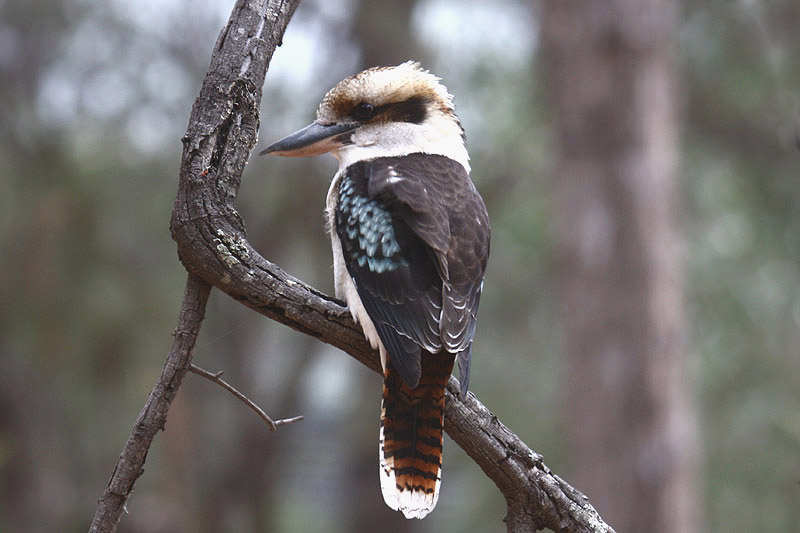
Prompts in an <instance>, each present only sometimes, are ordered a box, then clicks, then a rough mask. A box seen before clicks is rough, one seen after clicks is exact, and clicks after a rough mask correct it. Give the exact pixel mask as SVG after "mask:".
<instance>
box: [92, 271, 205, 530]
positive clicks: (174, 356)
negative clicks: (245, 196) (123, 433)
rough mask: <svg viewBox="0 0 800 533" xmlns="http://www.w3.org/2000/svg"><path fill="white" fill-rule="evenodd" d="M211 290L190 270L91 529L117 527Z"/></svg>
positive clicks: (183, 366)
mask: <svg viewBox="0 0 800 533" xmlns="http://www.w3.org/2000/svg"><path fill="white" fill-rule="evenodd" d="M210 293H211V285H209V284H208V283H206V282H205V281H203V280H202V279H200V278H198V277H197V276H195V275H194V274H191V273H190V274H189V277H188V279H187V280H186V289H185V291H184V294H183V304H182V305H181V311H180V314H179V315H178V325H177V326H176V327H175V339H174V340H173V342H172V348H170V350H169V354H168V355H167V360H166V362H165V363H164V369H163V370H162V371H161V376H159V378H158V381H157V382H156V384H155V386H154V387H153V390H151V391H150V395H149V396H148V397H147V401H146V402H145V404H144V407H143V408H142V410H141V412H139V416H138V418H137V419H136V423H135V424H134V425H133V429H132V430H131V434H130V436H129V437H128V441H127V442H126V443H125V447H124V448H123V449H122V453H121V454H120V456H119V461H117V466H116V467H115V468H114V473H113V474H111V479H110V480H109V481H108V486H107V487H106V490H105V492H104V493H103V496H102V497H101V498H100V499H99V500H98V501H97V511H96V512H95V515H94V520H92V525H91V527H90V528H89V531H90V532H91V533H101V532H103V533H105V532H108V531H114V530H115V529H116V528H117V524H118V523H119V519H120V516H121V515H122V511H123V510H124V509H125V502H127V501H128V496H130V494H131V492H133V484H134V483H135V482H136V480H137V479H139V476H141V475H142V474H143V473H144V469H143V468H142V467H143V466H144V460H145V458H146V457H147V450H149V449H150V444H151V443H152V442H153V437H155V435H156V433H157V432H158V430H160V429H163V428H164V424H166V422H167V411H168V410H169V406H170V404H171V403H172V400H173V399H174V398H175V394H176V393H177V392H178V387H179V386H180V384H181V380H182V379H183V375H184V374H185V373H186V367H187V365H188V364H189V362H190V361H191V360H192V352H193V350H194V343H195V341H196V340H197V334H198V333H199V332H200V323H201V322H202V321H203V316H204V315H205V311H206V302H208V296H209V294H210Z"/></svg>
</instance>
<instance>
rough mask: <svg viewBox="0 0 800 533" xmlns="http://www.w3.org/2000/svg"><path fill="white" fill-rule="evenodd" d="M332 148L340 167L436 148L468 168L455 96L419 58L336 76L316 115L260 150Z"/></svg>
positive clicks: (289, 152)
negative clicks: (303, 124) (341, 76)
mask: <svg viewBox="0 0 800 533" xmlns="http://www.w3.org/2000/svg"><path fill="white" fill-rule="evenodd" d="M327 152H330V153H331V154H333V155H334V156H335V157H336V158H337V159H338V160H339V166H340V168H344V167H347V166H349V165H350V164H352V163H354V162H356V161H360V160H364V159H371V158H375V157H383V156H400V155H406V154H410V153H415V152H424V153H431V154H440V155H444V156H447V157H450V158H451V159H454V160H456V161H458V162H460V163H461V164H462V165H464V167H465V168H466V169H467V170H469V163H468V161H469V156H468V155H467V151H466V148H465V146H464V133H463V129H462V127H461V123H460V122H459V120H458V117H456V115H455V111H454V109H453V97H452V96H451V95H450V93H448V92H447V88H446V87H445V86H444V85H442V84H441V83H440V81H439V78H437V77H436V76H434V75H433V74H431V73H430V72H428V71H427V70H424V69H422V68H421V67H420V65H419V64H418V63H414V62H411V61H408V62H406V63H402V64H400V65H397V66H395V67H375V68H371V69H367V70H365V71H363V72H360V73H358V74H356V75H355V76H351V77H349V78H346V79H344V80H342V81H341V82H339V83H338V84H337V85H336V86H335V87H334V88H333V89H331V90H330V91H329V92H328V94H326V95H325V97H324V98H323V99H322V103H320V105H319V109H318V110H317V119H316V120H315V121H314V122H312V123H311V124H309V125H308V126H306V127H305V128H303V129H301V130H299V131H297V132H295V133H293V134H291V135H289V136H287V137H284V138H283V139H281V140H280V141H278V142H276V143H274V144H272V145H271V146H269V147H267V148H266V149H265V150H263V151H262V152H261V154H267V153H269V154H276V155H283V156H311V155H319V154H324V153H327Z"/></svg>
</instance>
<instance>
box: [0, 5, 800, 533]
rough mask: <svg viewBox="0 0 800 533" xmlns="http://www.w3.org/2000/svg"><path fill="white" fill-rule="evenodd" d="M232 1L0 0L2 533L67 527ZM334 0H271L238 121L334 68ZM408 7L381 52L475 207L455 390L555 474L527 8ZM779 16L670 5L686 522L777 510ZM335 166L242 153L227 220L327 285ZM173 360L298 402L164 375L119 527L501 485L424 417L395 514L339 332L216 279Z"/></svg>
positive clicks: (165, 328) (740, 519) (488, 490)
mask: <svg viewBox="0 0 800 533" xmlns="http://www.w3.org/2000/svg"><path fill="white" fill-rule="evenodd" d="M229 4H230V2H217V1H213V0H205V1H204V2H189V1H188V0H173V1H171V2H155V1H147V2H140V3H137V4H136V5H135V6H134V5H133V4H129V3H124V2H121V1H113V2H108V3H99V2H89V1H86V0H64V1H62V2H58V3H55V4H53V3H51V2H43V1H33V2H31V1H26V0H6V1H5V2H0V97H2V102H3V105H2V106H0V117H1V118H2V122H1V123H0V126H1V127H2V129H0V161H2V162H3V165H2V166H1V167H0V243H2V250H3V252H4V253H3V255H2V258H0V269H2V270H0V271H1V272H2V274H3V282H2V284H0V301H2V305H1V306H0V324H1V326H0V328H1V329H0V376H2V386H0V532H3V533H5V532H15V531H31V532H36V531H79V530H85V529H86V527H87V526H88V524H89V522H90V520H91V516H92V514H93V512H94V506H95V501H96V498H97V497H99V496H100V494H101V493H102V490H103V489H104V487H105V483H106V481H107V479H108V477H109V475H110V474H111V469H112V468H113V465H114V463H115V461H116V459H117V456H118V453H119V450H120V449H121V447H122V444H123V443H124V441H125V439H126V437H127V434H128V432H129V430H130V426H131V424H132V422H133V420H134V419H135V417H136V414H137V412H138V410H139V409H140V407H141V405H142V403H143V401H144V398H145V397H146V394H147V393H148V391H149V389H150V387H151V386H152V383H153V382H154V380H155V378H156V376H157V374H158V372H159V371H160V366H161V364H162V361H163V357H164V355H165V354H166V351H167V349H168V347H169V344H170V341H171V332H172V328H173V327H174V323H175V318H176V315H177V311H178V307H179V303H180V299H181V295H182V289H183V282H184V280H185V273H184V271H183V268H182V266H181V265H180V264H179V262H178V260H177V256H176V253H175V249H174V245H173V243H172V241H171V240H170V237H169V231H168V223H169V216H170V210H171V206H172V199H173V195H174V192H175V187H176V184H177V171H178V162H179V156H180V150H181V144H180V137H181V135H182V133H183V131H184V129H185V126H186V121H187V118H188V112H189V109H190V106H191V104H192V100H193V98H194V96H195V95H196V94H197V91H198V90H199V86H200V81H201V79H202V76H203V74H204V71H205V67H206V65H207V63H208V59H209V57H210V51H211V48H212V46H213V43H214V41H215V39H216V36H217V33H218V31H219V29H220V28H221V27H222V25H223V24H224V20H225V16H226V11H227V10H228V9H229V7H230V6H229ZM360 5H361V4H360V3H359V2H358V1H356V0H339V1H336V2H324V1H322V0H317V1H314V0H309V1H307V2H305V3H304V4H303V5H302V6H301V8H300V9H299V10H298V12H297V15H296V17H295V20H294V21H293V22H292V24H290V30H289V33H288V34H287V36H286V39H285V43H284V45H283V47H282V48H280V49H279V50H278V52H277V54H276V56H275V60H274V65H273V68H272V70H271V71H270V74H269V75H268V78H267V86H266V87H265V96H264V103H263V118H262V121H263V122H262V132H261V137H262V139H263V140H264V142H268V141H270V140H271V139H275V138H278V137H280V136H282V135H283V134H285V133H287V132H289V131H293V130H294V129H296V128H297V127H299V126H301V125H304V124H305V123H307V122H308V121H309V120H310V119H311V118H312V116H313V110H314V109H315V106H316V104H317V102H318V100H319V98H320V97H321V96H322V94H323V93H324V92H325V91H326V90H327V89H328V88H329V87H330V86H331V85H332V84H333V83H334V82H335V81H337V80H338V79H341V78H342V77H344V76H345V75H348V74H351V73H353V72H354V71H356V70H358V69H359V68H360V67H361V65H360V62H359V57H360V55H359V50H360V49H361V47H362V45H363V44H364V43H362V42H359V39H360V38H361V37H360V34H359V32H358V31H356V28H352V27H351V25H350V23H351V21H352V20H354V13H355V12H356V11H357V10H358V9H359V7H360ZM409 5H410V7H409V9H408V13H409V20H408V21H407V23H408V26H409V30H408V34H409V35H410V36H411V37H412V38H413V39H414V42H413V43H409V44H408V50H414V53H415V54H419V57H418V58H419V59H421V60H423V61H424V63H425V65H426V66H427V67H428V68H430V69H431V70H432V71H433V72H435V73H437V74H438V75H440V76H442V77H443V79H444V81H445V83H446V84H447V85H448V87H449V88H450V90H451V91H452V92H453V93H454V94H455V95H456V103H457V106H458V111H459V114H460V116H461V118H462V121H463V123H464V125H465V128H466V131H467V136H468V141H469V148H470V153H471V155H472V159H473V176H474V179H475V181H476V183H477V184H478V187H479V188H480V189H481V191H482V192H483V194H484V197H485V198H486V201H487V205H488V207H489V211H490V215H491V218H492V226H493V241H492V257H491V261H490V266H489V272H488V275H487V280H486V286H485V291H484V296H483V299H482V306H481V316H480V321H479V326H478V332H477V338H476V344H475V361H474V366H473V378H472V390H474V391H475V392H476V394H478V396H479V397H480V398H481V400H482V401H484V402H485V403H486V404H487V405H488V406H489V407H490V408H492V409H493V410H494V412H495V413H496V414H497V415H498V416H499V417H500V418H501V419H502V420H503V421H504V422H505V423H506V424H507V425H508V426H509V427H511V428H512V429H513V430H514V431H516V432H517V433H518V434H519V435H520V436H521V437H522V438H523V439H524V440H525V441H526V442H527V443H528V444H529V445H531V446H532V447H533V448H534V449H536V450H537V451H539V452H542V453H544V454H545V458H546V460H547V462H548V464H549V465H550V466H551V467H553V468H554V469H555V470H556V471H558V472H560V473H561V472H563V474H564V476H565V477H566V478H567V479H569V457H567V456H566V455H565V451H564V446H563V435H562V428H561V426H560V425H561V420H562V418H563V417H562V413H563V411H562V406H561V399H562V398H563V395H564V391H563V390H561V386H560V383H561V377H562V372H563V369H562V368H561V365H560V363H559V350H560V345H561V339H560V337H559V323H558V315H557V312H556V310H557V308H558V300H557V294H556V290H555V287H554V286H553V283H552V280H553V277H554V276H553V269H554V268H555V265H554V263H553V258H552V254H551V250H552V248H553V243H552V237H553V232H552V228H551V225H550V221H551V218H552V213H551V209H552V207H551V206H552V201H551V198H550V189H551V184H550V183H549V176H550V168H551V164H552V161H551V156H550V152H551V143H550V129H549V126H548V123H547V110H546V109H544V107H543V97H542V94H541V93H542V90H541V84H542V80H541V79H540V70H539V68H538V64H537V62H538V57H537V51H538V50H537V36H538V18H537V12H536V9H535V5H534V6H533V7H531V6H530V5H528V3H526V2H523V1H522V0H518V1H515V0H504V1H502V2H497V3H495V4H492V6H491V7H487V6H486V5H484V4H483V3H480V2H475V1H470V2H466V3H464V2H460V3H459V2H454V1H452V0H450V1H446V0H418V1H416V2H411V3H410V4H409ZM797 20H800V4H798V3H797V2H795V1H794V0H774V1H771V2H744V1H742V2H711V3H704V2H697V1H688V2H686V3H685V4H684V5H683V6H682V15H681V18H680V24H679V27H678V42H679V50H678V52H679V62H680V72H681V91H682V96H683V101H684V109H683V119H684V121H683V131H682V138H683V143H682V148H683V153H682V161H683V164H682V168H681V175H682V187H683V193H682V202H681V213H680V215H681V226H682V227H681V230H682V234H683V236H684V244H683V259H684V264H685V272H686V274H685V284H686V296H687V298H686V299H687V313H688V316H689V325H690V330H689V331H688V332H687V335H688V338H689V349H690V351H691V353H692V355H693V359H692V360H693V365H692V370H693V376H692V378H693V381H694V384H695V386H696V402H697V408H698V410H699V415H700V420H701V437H702V456H703V460H704V465H705V467H704V471H703V472H702V476H701V482H702V486H701V488H702V494H703V495H704V502H703V503H704V506H703V511H704V513H705V518H706V521H707V528H708V531H774V532H784V531H790V530H793V528H795V527H796V524H797V523H800V511H799V510H798V509H800V506H798V505H797V503H798V501H800V484H798V482H800V461H798V450H800V392H798V391H800V364H798V348H797V347H798V346H799V345H800V333H799V332H800V267H799V266H798V265H799V264H800V173H799V172H798V163H800V155H799V154H798V149H797V145H796V143H797V140H796V137H795V136H796V135H797V128H798V123H800V122H799V121H800V105H798V87H800V68H799V67H800V64H798V58H800V37H798V33H797V31H796V24H794V22H793V21H797ZM389 22H393V21H389ZM377 23H378V22H377V21H376V24H377ZM464 27H469V28H471V31H470V32H463V31H461V30H462V28H464ZM501 30H502V31H501ZM398 53H399V52H398ZM402 59H405V58H402ZM334 169H335V164H334V162H333V160H332V159H331V158H320V159H318V160H309V161H298V160H292V161H285V160H280V159H277V158H254V159H253V160H252V162H251V165H250V166H249V168H248V169H247V170H246V173H245V178H244V182H243V184H242V188H241V191H240V195H239V203H240V205H239V207H240V212H241V213H242V215H243V217H244V219H245V221H246V223H247V227H248V237H249V238H250V240H251V242H252V243H253V244H254V245H255V246H256V247H257V248H258V249H259V250H260V251H261V252H262V253H263V255H264V256H265V257H267V258H268V259H270V260H272V261H274V262H276V263H278V264H279V265H281V266H282V267H284V268H285V269H286V270H288V271H289V272H291V273H292V274H294V275H296V276H298V277H300V278H302V279H304V280H306V281H308V282H309V283H311V284H313V285H315V286H317V287H319V288H320V289H322V290H325V291H331V290H332V281H331V269H330V262H331V261H330V257H329V254H330V251H329V249H328V245H327V243H326V238H325V235H324V231H323V219H322V214H321V210H322V206H323V203H324V196H325V191H326V190H327V179H328V177H329V176H331V175H332V174H333V172H334ZM195 362H196V363H197V364H199V365H201V366H204V367H206V368H208V369H209V370H212V371H216V370H224V371H225V372H226V377H227V378H228V379H229V381H231V382H232V383H234V384H235V385H236V386H237V387H239V388H240V389H241V390H243V391H245V392H247V393H248V394H249V395H250V397H251V398H253V399H254V400H256V401H257V402H258V403H259V404H260V405H262V406H263V407H264V408H265V409H266V410H267V411H268V412H269V413H270V414H271V415H273V416H275V417H285V416H292V415H295V414H301V413H302V414H304V415H305V416H306V420H305V421H303V422H302V423H300V424H299V425H295V426H290V427H286V428H283V429H281V430H280V431H279V432H278V433H277V434H273V433H270V432H268V431H267V430H266V428H265V427H263V426H262V425H261V423H260V422H259V421H258V420H257V418H256V417H255V416H254V415H252V413H250V412H249V411H247V410H246V409H244V408H243V407H242V406H241V405H240V404H238V403H236V402H235V401H234V400H233V399H232V398H230V397H229V396H227V394H226V393H224V392H223V391H222V390H220V389H218V388H216V387H214V386H212V385H211V384H209V383H206V382H204V381H202V380H199V379H197V378H196V377H194V376H188V377H187V379H186V381H185V383H184V385H183V387H182V388H181V391H180V394H179V395H178V399H177V401H176V404H175V405H174V407H173V409H172V410H171V412H170V418H169V422H168V424H167V428H166V431H165V432H164V433H163V434H162V435H160V436H159V437H158V438H157V440H156V442H155V444H154V446H153V448H152V449H151V453H150V455H149V457H148V462H147V464H146V472H145V474H144V475H143V476H142V478H141V479H140V480H139V482H138V483H137V490H136V492H135V494H134V495H133V497H132V499H131V500H130V502H129V504H128V510H129V512H130V514H128V515H126V516H124V517H123V519H122V524H121V527H120V531H174V530H184V531H254V530H270V531H306V530H309V531H310V530H320V529H326V530H328V531H337V530H338V531H352V530H369V528H368V526H367V524H380V525H381V527H383V528H388V529H392V530H395V529H396V530H398V531H400V530H403V529H407V528H409V527H412V526H413V528H414V529H416V530H427V531H438V530H443V531H449V530H461V531H501V530H503V529H504V526H503V524H502V523H501V522H500V519H501V518H502V516H503V515H504V514H505V510H504V504H503V501H502V498H501V497H500V496H499V494H497V493H496V491H495V489H494V487H493V486H492V485H491V483H490V482H488V481H487V480H486V478H485V477H484V476H483V475H482V473H481V472H480V471H479V470H478V468H477V467H476V466H475V465H474V464H473V463H472V462H471V461H470V460H469V459H468V458H467V457H466V456H465V455H464V454H463V452H461V450H460V449H459V448H457V447H456V446H454V445H453V444H452V442H450V441H449V440H446V445H445V446H446V449H445V466H444V482H443V488H442V496H441V499H440V502H439V508H438V509H437V512H436V513H433V515H431V517H430V518H429V519H426V520H425V521H424V522H422V523H412V524H411V525H409V524H408V523H405V522H404V521H403V520H402V519H401V518H398V517H396V516H394V514H393V513H391V512H390V511H389V510H388V509H386V508H385V507H384V506H383V503H382V501H381V497H380V491H379V490H378V484H377V466H376V465H377V453H376V452H377V449H376V448H377V442H378V441H377V431H378V423H377V420H378V398H379V394H380V379H379V377H378V376H377V375H373V374H370V373H369V372H368V371H367V370H365V369H363V368H360V367H359V366H358V364H357V363H355V362H353V361H352V360H350V359H349V358H347V357H346V356H344V355H342V354H340V353H338V352H337V351H336V350H333V349H332V348H330V347H328V346H324V345H320V344H319V343H317V342H316V341H314V340H313V339H309V338H306V337H304V336H302V335H300V334H297V333H295V332H292V331H289V330H287V329H286V328H283V327H281V326H278V325H276V324H272V323H270V322H269V321H268V320H267V319H265V318H263V317H261V316H259V315H256V314H255V313H253V312H251V311H249V310H247V309H245V308H243V307H242V306H240V305H238V304H236V303H235V302H232V301H230V300H229V299H227V298H226V297H224V296H223V295H221V294H219V293H215V294H214V295H213V296H212V300H211V303H210V306H209V311H208V316H207V318H206V321H205V323H204V327H203V331H202V334H201V338H200V342H199V345H198V350H197V355H196V359H195ZM589 496H590V497H591V495H589Z"/></svg>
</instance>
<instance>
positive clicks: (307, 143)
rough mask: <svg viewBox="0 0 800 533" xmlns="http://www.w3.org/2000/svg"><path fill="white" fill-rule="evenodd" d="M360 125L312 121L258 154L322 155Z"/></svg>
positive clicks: (341, 142)
mask: <svg viewBox="0 0 800 533" xmlns="http://www.w3.org/2000/svg"><path fill="white" fill-rule="evenodd" d="M356 127H358V124H357V123H338V124H330V125H325V124H320V123H319V122H312V123H311V124H309V125H308V126H306V127H305V128H303V129H302V130H300V131H296V132H294V133H292V134H291V135H288V136H286V137H284V138H283V139H281V140H280V141H278V142H276V143H274V144H271V145H270V146H268V147H266V148H265V149H264V150H261V152H259V154H258V155H264V154H275V155H285V156H290V157H300V156H308V155H320V154H324V153H326V152H330V151H331V150H333V149H334V148H338V147H339V146H342V145H343V144H344V143H345V140H344V138H342V137H341V136H342V135H343V134H345V133H347V132H349V131H352V130H354V129H355V128H356Z"/></svg>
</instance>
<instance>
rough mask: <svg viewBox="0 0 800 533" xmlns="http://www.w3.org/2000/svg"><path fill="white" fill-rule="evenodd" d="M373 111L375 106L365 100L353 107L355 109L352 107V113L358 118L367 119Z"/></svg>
mask: <svg viewBox="0 0 800 533" xmlns="http://www.w3.org/2000/svg"><path fill="white" fill-rule="evenodd" d="M374 112H375V106H373V105H372V104H368V103H367V102H361V103H360V104H358V105H357V106H356V107H355V109H353V115H354V116H355V118H357V119H358V120H367V119H369V118H371V117H372V114H373V113H374Z"/></svg>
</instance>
